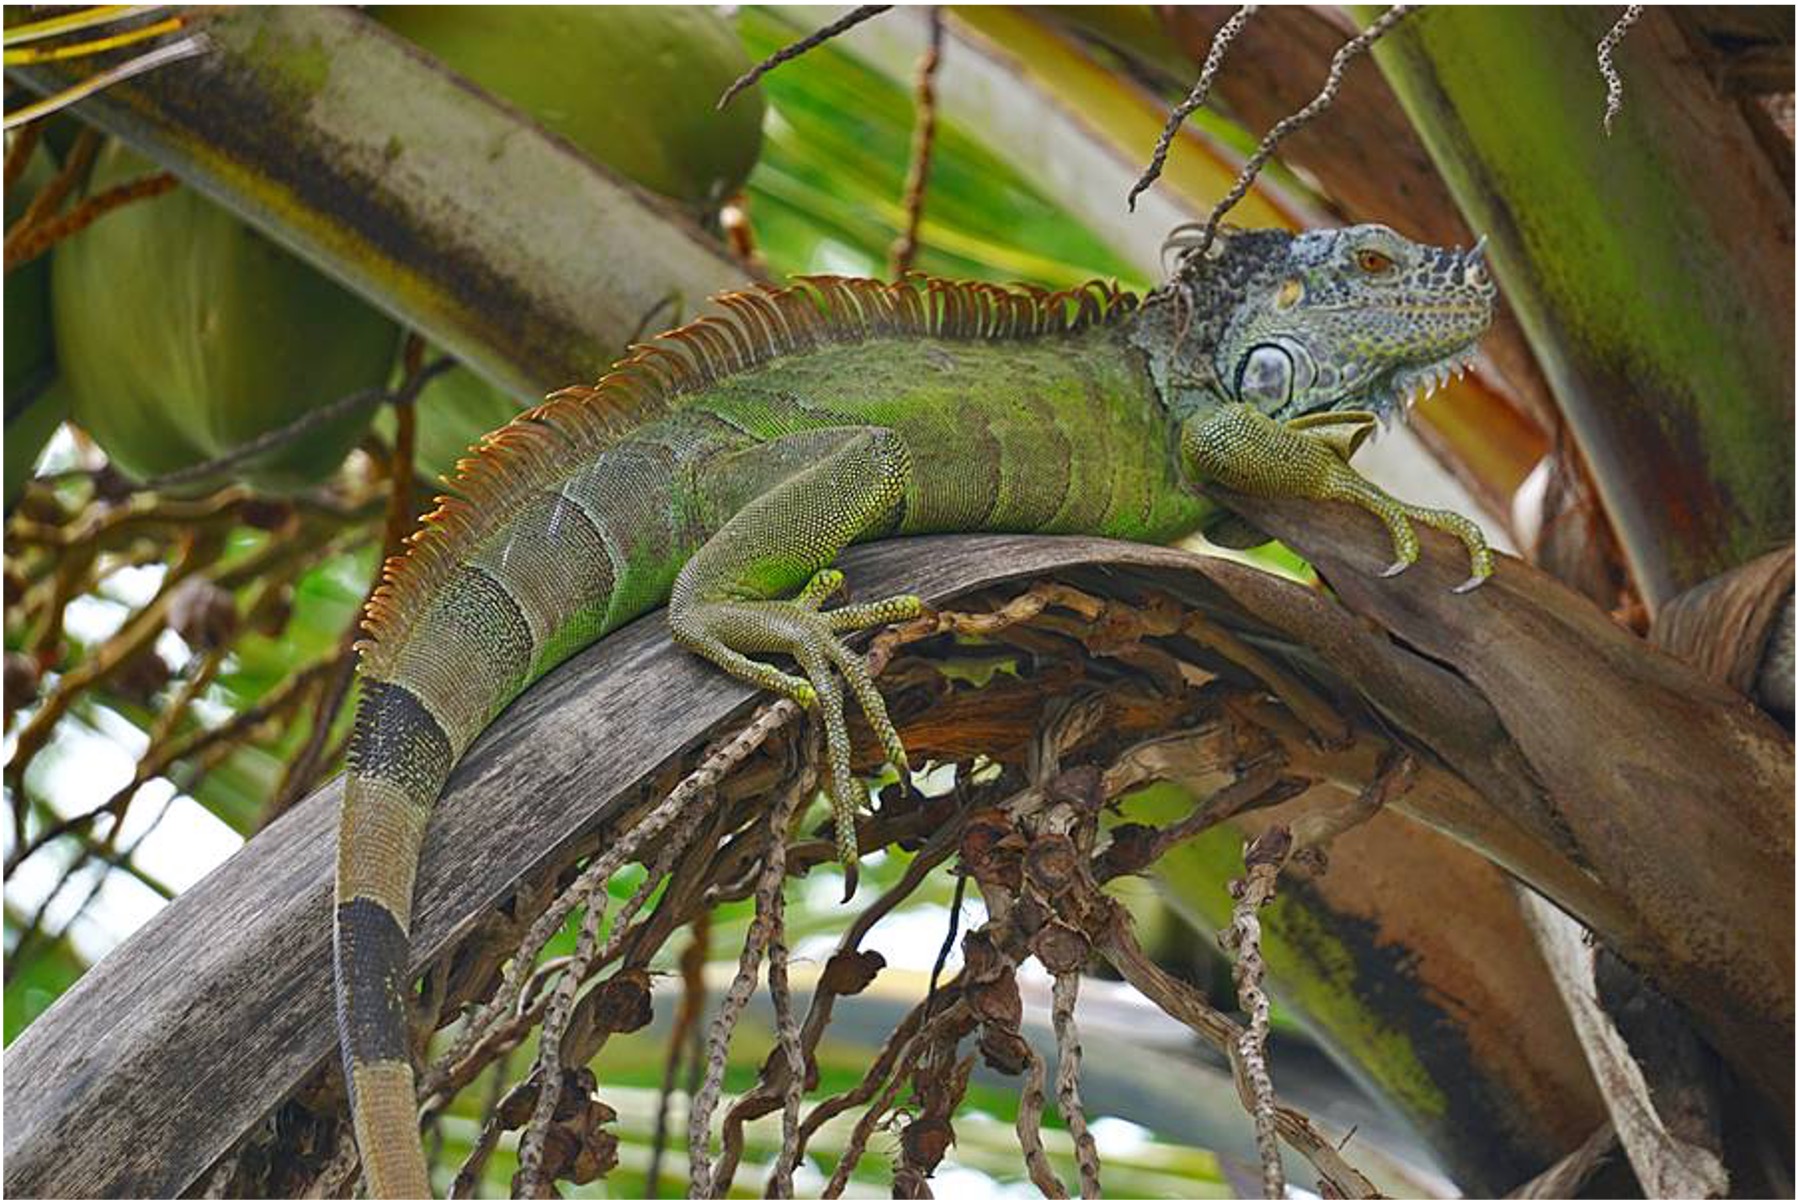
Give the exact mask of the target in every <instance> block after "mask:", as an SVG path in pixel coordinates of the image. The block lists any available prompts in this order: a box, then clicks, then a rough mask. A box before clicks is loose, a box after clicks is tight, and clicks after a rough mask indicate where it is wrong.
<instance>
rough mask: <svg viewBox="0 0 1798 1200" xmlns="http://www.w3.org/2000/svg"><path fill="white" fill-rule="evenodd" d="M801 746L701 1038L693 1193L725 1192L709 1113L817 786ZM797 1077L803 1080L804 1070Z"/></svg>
mask: <svg viewBox="0 0 1798 1200" xmlns="http://www.w3.org/2000/svg"><path fill="white" fill-rule="evenodd" d="M805 746H806V749H805V754H804V762H803V763H802V765H801V766H800V769H799V772H798V777H797V778H796V779H795V780H794V781H793V782H792V783H791V784H789V785H788V786H787V787H785V788H783V789H782V791H781V794H780V798H779V799H778V800H776V801H775V803H774V806H773V809H772V811H771V812H770V813H769V816H768V831H769V836H768V849H767V858H766V861H765V862H764V864H763V866H762V871H761V874H760V875H759V877H758V879H757V883H756V902H755V919H754V920H753V921H751V922H750V924H749V933H748V936H747V937H745V938H744V940H743V953H742V955H741V956H740V957H739V958H738V960H737V975H736V978H735V979H733V980H732V981H731V985H730V988H729V989H728V990H727V991H726V992H725V994H724V1003H723V1004H722V1005H721V1006H720V1007H719V1009H718V1015H717V1016H716V1017H714V1018H713V1019H712V1028H711V1032H710V1034H709V1035H708V1036H707V1039H706V1072H705V1082H704V1083H703V1084H701V1085H700V1089H699V1094H698V1095H697V1096H695V1097H694V1098H693V1109H692V1112H691V1114H690V1115H689V1117H688V1121H687V1155H688V1175H689V1178H690V1180H691V1182H692V1188H693V1192H694V1194H695V1195H700V1196H713V1195H722V1194H724V1189H722V1188H720V1187H719V1185H718V1184H717V1183H716V1182H714V1180H713V1178H712V1162H711V1149H710V1142H711V1133H712V1129H711V1125H712V1113H713V1111H715V1110H716V1108H717V1107H718V1096H719V1092H720V1090H721V1089H722V1088H723V1086H724V1067H725V1063H726V1061H727V1060H728V1058H729V1056H730V1039H731V1034H732V1032H733V1031H734V1030H735V1028H736V1024H737V1018H738V1016H740V1015H741V1014H742V1012H743V1008H744V1006H745V1005H747V1004H748V1003H749V997H750V995H751V994H752V993H753V992H754V991H755V981H756V975H757V974H758V972H759V971H760V969H761V963H762V955H763V953H764V952H765V951H766V949H767V945H768V940H769V938H770V937H771V935H772V933H773V920H772V912H773V909H774V906H775V900H774V894H775V893H776V892H778V891H779V890H780V889H781V887H782V885H783V884H784V883H785V882H786V871H787V854H786V846H787V830H788V829H789V827H790V826H791V825H792V823H793V815H794V812H795V810H796V809H797V808H798V806H799V801H800V798H801V797H802V796H809V795H810V794H811V792H812V789H813V787H815V786H816V783H817V753H816V747H817V740H816V738H815V737H814V738H808V739H806V742H805ZM800 1077H801V1080H802V1081H803V1078H804V1071H803V1070H801V1072H800Z"/></svg>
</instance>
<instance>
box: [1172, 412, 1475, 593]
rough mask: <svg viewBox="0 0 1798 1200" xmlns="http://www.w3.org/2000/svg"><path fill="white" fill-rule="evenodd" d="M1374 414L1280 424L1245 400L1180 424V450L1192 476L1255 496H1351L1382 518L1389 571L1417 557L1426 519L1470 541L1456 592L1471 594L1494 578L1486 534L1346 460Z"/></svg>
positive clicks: (1326, 415)
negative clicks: (1468, 567)
mask: <svg viewBox="0 0 1798 1200" xmlns="http://www.w3.org/2000/svg"><path fill="white" fill-rule="evenodd" d="M1376 423H1377V422H1376V418H1375V417H1374V416H1373V415H1372V414H1371V413H1364V412H1354V411H1347V412H1327V413H1317V414H1313V415H1311V416H1306V417H1300V418H1298V419H1297V420H1294V421H1289V422H1287V423H1285V424H1280V423H1279V422H1276V421H1274V420H1272V419H1271V418H1269V417H1268V416H1266V415H1265V414H1263V413H1260V412H1257V411H1256V410H1255V409H1253V408H1251V407H1249V406H1248V405H1245V404H1231V405H1225V406H1223V407H1222V408H1219V409H1218V410H1216V411H1215V412H1213V413H1211V414H1210V415H1208V416H1205V417H1195V418H1193V419H1192V420H1190V421H1188V422H1187V423H1186V425H1185V426H1184V427H1182V429H1181V453H1182V455H1183V457H1184V458H1185V461H1186V463H1187V465H1188V467H1189V469H1190V470H1191V472H1192V474H1193V475H1194V477H1195V478H1199V479H1210V480H1215V481H1216V482H1218V483H1221V484H1223V485H1224V486H1225V487H1229V488H1234V489H1236V490H1237V491H1241V492H1248V493H1250V494H1251V495H1256V496H1303V497H1306V498H1309V499H1313V500H1346V501H1348V502H1349V503H1350V504H1354V505H1357V506H1358V507H1360V508H1364V509H1366V510H1367V511H1368V512H1370V513H1372V514H1373V515H1374V516H1376V517H1378V518H1380V520H1381V521H1383V522H1385V525H1386V530H1387V532H1388V533H1389V534H1391V536H1392V550H1393V559H1394V561H1393V563H1392V565H1391V566H1390V567H1388V568H1387V569H1386V571H1385V572H1384V574H1385V575H1386V576H1387V577H1390V576H1393V575H1397V574H1398V573H1399V572H1401V571H1403V570H1404V569H1405V568H1407V567H1409V566H1410V565H1411V564H1412V563H1414V562H1416V561H1417V554H1418V543H1417V532H1416V531H1415V530H1414V529H1412V527H1411V526H1412V525H1413V524H1414V523H1415V524H1419V525H1428V526H1430V527H1431V528H1433V529H1440V530H1442V531H1444V532H1445V533H1451V534H1453V535H1454V536H1455V537H1457V538H1459V539H1460V540H1461V544H1462V545H1463V546H1465V547H1467V556H1468V558H1469V559H1470V560H1471V561H1472V564H1473V572H1472V574H1471V575H1469V576H1468V579H1467V581H1466V582H1465V583H1463V584H1461V585H1460V586H1458V587H1456V588H1455V589H1454V590H1455V591H1456V592H1470V591H1472V590H1473V589H1474V588H1476V587H1478V586H1480V584H1482V583H1484V582H1486V580H1487V579H1489V578H1491V576H1492V551H1491V550H1490V549H1489V548H1488V547H1487V545H1486V537H1485V535H1484V534H1483V533H1481V532H1480V527H1479V526H1478V525H1475V524H1474V523H1473V522H1472V521H1470V520H1468V519H1467V518H1466V517H1463V516H1461V515H1460V514H1459V513H1453V512H1447V511H1445V510H1443V509H1438V508H1422V507H1419V506H1418V505H1415V504H1406V503H1404V502H1403V501H1400V500H1395V499H1393V498H1392V497H1391V496H1389V495H1387V494H1386V493H1385V492H1383V491H1381V490H1380V489H1379V488H1378V487H1376V486H1374V485H1373V484H1372V483H1369V482H1368V481H1367V480H1365V479H1363V478H1362V477H1361V476H1360V475H1359V474H1358V473H1357V472H1356V471H1355V469H1354V468H1353V467H1351V466H1349V463H1348V460H1349V456H1350V455H1352V454H1353V453H1354V452H1355V449H1356V447H1358V446H1359V445H1360V444H1361V443H1362V442H1363V441H1364V440H1365V439H1366V438H1367V436H1368V434H1369V432H1370V431H1371V430H1372V429H1373V428H1374V426H1375V424H1376Z"/></svg>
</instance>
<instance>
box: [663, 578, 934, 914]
mask: <svg viewBox="0 0 1798 1200" xmlns="http://www.w3.org/2000/svg"><path fill="white" fill-rule="evenodd" d="M842 586H843V573H842V572H841V571H836V570H824V571H819V572H818V573H817V574H816V575H814V576H812V578H811V580H810V581H809V582H808V583H807V584H806V585H805V587H804V588H802V589H801V590H800V592H799V594H798V595H797V596H795V597H794V598H793V599H791V600H715V601H706V602H701V603H698V604H694V605H692V606H691V607H689V608H687V609H685V610H683V611H681V612H679V613H676V614H674V615H672V616H671V618H670V626H671V628H672V630H673V633H674V638H675V640H676V641H677V642H680V643H681V644H682V645H684V646H686V647H688V648H689V649H692V650H694V651H697V652H698V653H699V654H702V655H704V656H705V657H706V658H709V659H711V660H712V661H713V662H715V663H717V664H718V665H719V666H720V667H722V668H724V670H726V671H727V672H729V673H730V674H732V675H734V676H736V677H737V678H739V679H743V680H746V681H748V682H750V683H753V684H756V685H757V686H759V687H762V688H765V689H767V690H768V691H771V692H775V693H777V694H779V695H782V696H786V697H788V698H790V699H792V700H794V701H795V702H797V703H799V704H801V705H803V706H804V707H806V708H810V709H815V710H816V711H817V713H818V715H819V716H820V718H821V719H822V720H823V723H824V753H825V762H826V768H827V773H828V777H829V790H830V803H831V810H832V813H833V815H834V817H835V823H836V843H837V857H838V858H839V859H840V860H841V861H842V863H843V870H844V882H845V885H846V891H845V895H844V899H845V900H847V899H848V898H849V897H850V896H852V895H853V894H854V892H855V882H856V870H855V864H856V860H857V857H858V855H857V849H856V841H855V814H856V812H857V810H858V809H860V808H861V807H862V805H863V804H864V803H865V801H866V800H867V789H866V788H865V787H864V786H863V785H862V782H861V780H860V779H858V778H857V777H856V776H855V773H854V772H853V771H852V770H851V769H850V765H849V727H848V725H847V724H846V722H845V721H844V716H843V688H844V685H847V686H848V689H849V691H850V693H851V694H852V695H854V697H855V699H856V702H857V703H859V704H860V705H861V708H862V712H863V714H864V715H866V717H867V718H868V725H869V727H870V728H872V729H873V730H874V735H875V736H876V737H877V738H879V739H880V745H881V749H882V750H883V751H884V752H885V754H886V760H887V762H889V763H891V764H892V766H893V768H894V769H895V770H897V771H899V772H901V773H902V774H903V772H904V771H905V770H906V769H907V762H906V757H905V747H904V745H903V744H902V743H901V742H900V740H899V734H898V731H897V730H895V729H894V728H893V723H892V721H891V719H890V718H888V716H887V710H886V702H885V701H884V700H882V699H881V695H880V691H879V689H878V688H876V687H875V686H874V680H873V677H872V676H871V675H870V674H869V673H868V665H867V662H866V661H865V660H864V659H863V658H862V656H861V655H859V654H857V653H855V652H854V651H853V650H850V649H849V648H848V647H847V646H845V645H844V644H843V642H842V639H841V635H843V634H845V633H851V632H854V631H856V630H859V629H868V628H872V627H873V626H876V625H888V624H891V623H893V622H895V621H906V620H910V619H911V618H913V617H915V616H917V615H918V614H919V613H920V612H922V611H923V607H924V605H923V602H922V601H921V600H919V599H918V597H916V596H893V597H889V598H888V599H885V600H878V601H873V602H870V603H864V604H845V605H843V606H842V607H840V608H834V609H828V610H827V609H825V608H824V607H823V605H824V603H825V601H827V600H829V599H830V597H832V596H833V595H835V594H836V593H837V592H838V591H839V590H840V589H841V588H842ZM748 654H788V655H791V656H792V657H793V659H794V660H795V661H796V662H797V663H798V665H799V670H800V672H801V674H800V675H792V674H789V673H787V672H785V671H782V670H780V669H779V668H777V667H774V666H771V665H769V664H767V663H764V662H759V661H757V660H755V659H752V658H749V657H748Z"/></svg>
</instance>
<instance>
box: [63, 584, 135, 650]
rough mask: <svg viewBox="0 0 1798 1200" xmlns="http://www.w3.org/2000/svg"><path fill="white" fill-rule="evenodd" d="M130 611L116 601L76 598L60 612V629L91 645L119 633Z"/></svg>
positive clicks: (91, 597)
mask: <svg viewBox="0 0 1798 1200" xmlns="http://www.w3.org/2000/svg"><path fill="white" fill-rule="evenodd" d="M130 615H131V610H130V609H129V608H127V607H126V606H125V605H123V604H120V603H118V602H117V601H116V600H102V599H100V598H99V597H98V596H77V597H75V598H74V599H73V600H71V601H69V602H68V604H67V605H65V606H64V607H63V610H62V627H63V628H64V629H65V630H67V631H68V633H69V636H70V637H72V638H74V639H75V640H76V641H78V642H86V643H87V644H88V645H90V646H91V645H93V644H95V643H96V642H103V641H105V640H106V639H107V638H109V637H111V636H112V635H113V634H115V633H117V632H118V631H119V626H121V625H123V624H124V623H125V618H126V617H128V616H130Z"/></svg>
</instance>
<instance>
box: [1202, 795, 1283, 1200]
mask: <svg viewBox="0 0 1798 1200" xmlns="http://www.w3.org/2000/svg"><path fill="white" fill-rule="evenodd" d="M1291 850H1292V833H1291V831H1290V830H1288V829H1287V828H1286V827H1285V826H1284V825H1275V826H1273V827H1272V828H1271V829H1269V830H1268V831H1267V832H1266V833H1263V834H1262V835H1261V836H1260V837H1258V838H1256V839H1255V840H1254V841H1253V842H1251V843H1250V844H1249V847H1248V849H1247V851H1246V852H1245V853H1244V856H1243V857H1244V860H1245V862H1246V863H1247V865H1248V874H1247V876H1246V877H1245V878H1243V879H1240V880H1236V881H1234V882H1232V884H1231V885H1230V891H1231V895H1232V896H1234V897H1235V901H1236V903H1235V905H1234V906H1233V908H1232V909H1231V912H1230V925H1229V927H1228V929H1226V930H1225V931H1224V932H1223V934H1221V935H1220V937H1219V941H1221V942H1222V943H1223V945H1224V949H1226V950H1228V951H1230V952H1231V953H1233V954H1234V955H1235V956H1236V970H1235V975H1236V996H1237V1002H1238V1003H1239V1004H1240V1006H1241V1007H1242V1011H1243V1012H1245V1013H1247V1014H1248V1017H1249V1024H1248V1028H1246V1029H1244V1030H1243V1031H1242V1032H1241V1033H1239V1034H1238V1035H1237V1038H1236V1049H1235V1055H1234V1058H1235V1059H1236V1060H1239V1061H1240V1062H1241V1063H1242V1066H1243V1072H1244V1074H1245V1075H1246V1076H1247V1078H1248V1084H1249V1093H1250V1096H1249V1112H1250V1115H1251V1116H1253V1117H1254V1119H1255V1148H1256V1149H1257V1150H1258V1151H1260V1154H1261V1190H1262V1194H1263V1195H1265V1196H1267V1197H1269V1200H1280V1198H1281V1197H1284V1196H1285V1195H1286V1172H1285V1168H1284V1167H1282V1166H1281V1164H1280V1140H1279V1135H1278V1133H1277V1132H1276V1130H1275V1128H1274V1114H1275V1109H1276V1108H1277V1107H1278V1104H1277V1100H1276V1098H1275V1096H1274V1081H1273V1074H1272V1071H1271V1070H1270V1069H1269V1067H1268V1062H1267V1019H1268V1002H1267V993H1266V992H1264V991H1262V989H1261V980H1262V978H1263V977H1264V975H1265V974H1266V970H1267V966H1266V964H1265V963H1264V962H1263V961H1262V958H1261V917H1260V910H1261V906H1262V905H1264V904H1266V903H1268V902H1269V901H1270V900H1272V899H1273V898H1274V885H1275V883H1276V881H1277V880H1278V878H1279V875H1280V866H1281V864H1282V863H1284V862H1285V861H1286V857H1287V855H1288V854H1289V853H1290V852H1291Z"/></svg>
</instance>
